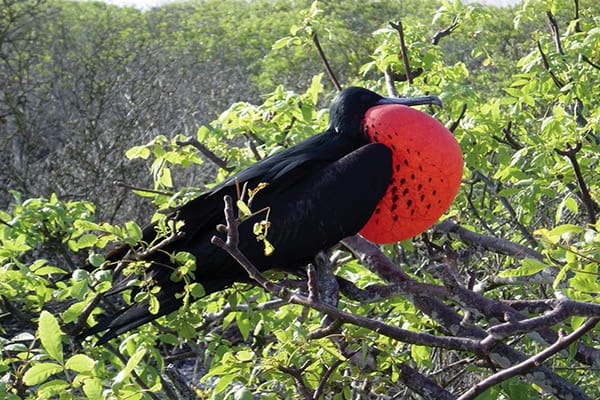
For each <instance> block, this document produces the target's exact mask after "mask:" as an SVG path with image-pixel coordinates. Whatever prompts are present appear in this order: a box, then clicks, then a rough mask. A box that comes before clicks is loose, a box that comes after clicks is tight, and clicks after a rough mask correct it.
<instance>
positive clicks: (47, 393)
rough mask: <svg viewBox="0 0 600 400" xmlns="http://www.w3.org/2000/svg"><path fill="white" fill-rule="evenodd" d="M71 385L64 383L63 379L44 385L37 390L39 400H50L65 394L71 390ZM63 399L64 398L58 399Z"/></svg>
mask: <svg viewBox="0 0 600 400" xmlns="http://www.w3.org/2000/svg"><path fill="white" fill-rule="evenodd" d="M69 386H70V385H69V383H67V382H65V381H63V380H62V379H53V380H51V381H48V382H46V383H44V384H42V385H41V386H40V387H39V388H38V389H37V396H38V397H37V398H38V399H50V398H53V397H55V396H60V395H62V394H64V393H65V391H66V390H67V389H68V388H69ZM58 398H62V397H58Z"/></svg>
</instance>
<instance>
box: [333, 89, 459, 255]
mask: <svg viewBox="0 0 600 400" xmlns="http://www.w3.org/2000/svg"><path fill="white" fill-rule="evenodd" d="M426 104H435V105H438V106H441V101H440V100H439V99H438V98H437V97H434V96H428V97H413V98H392V97H383V96H380V95H378V94H377V93H374V92H372V91H370V90H367V89H363V88H358V87H351V88H348V89H345V90H343V91H341V92H340V93H339V94H338V95H337V97H336V98H335V99H334V100H333V103H332V104H331V109H330V115H329V130H330V132H335V134H337V135H343V136H345V137H351V138H354V139H356V140H358V141H360V142H363V143H365V144H366V143H368V142H377V143H381V144H384V145H386V146H387V147H388V148H389V149H390V150H392V153H391V155H392V166H393V167H392V168H393V170H392V179H391V182H390V184H389V187H388V188H387V192H386V193H385V195H384V196H383V197H382V198H381V200H380V201H379V203H378V205H377V206H376V208H375V210H374V212H373V214H372V215H371V218H370V220H369V221H368V222H367V224H366V225H365V226H364V227H363V228H362V229H361V230H360V234H361V235H362V236H364V237H365V238H367V239H369V240H371V241H373V242H375V243H393V242H397V241H400V240H404V239H408V238H410V237H413V236H415V235H417V234H419V233H420V232H423V231H424V230H425V229H427V228H428V227H430V226H431V225H433V224H434V223H435V222H436V221H437V220H438V219H439V218H440V216H441V215H442V214H443V213H444V212H445V211H446V209H447V208H448V207H449V206H450V204H451V203H452V200H453V199H454V196H455V195H456V193H457V191H458V188H459V186H460V182H461V177H462V169H463V160H462V153H461V150H460V147H459V145H458V142H457V141H456V139H455V138H454V136H453V135H452V133H451V132H450V131H449V130H448V129H447V128H446V127H445V126H444V125H442V124H441V123H440V122H439V121H437V120H436V119H435V118H433V117H431V116H430V115H427V114H426V113H423V112H420V111H418V110H415V109H412V108H410V107H406V106H416V105H426Z"/></svg>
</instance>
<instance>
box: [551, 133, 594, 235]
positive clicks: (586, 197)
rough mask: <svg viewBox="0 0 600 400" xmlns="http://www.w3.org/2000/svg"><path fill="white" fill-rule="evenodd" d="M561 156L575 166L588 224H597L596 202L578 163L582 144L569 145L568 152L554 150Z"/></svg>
mask: <svg viewBox="0 0 600 400" xmlns="http://www.w3.org/2000/svg"><path fill="white" fill-rule="evenodd" d="M554 150H555V151H556V152H557V153H558V154H559V155H561V156H565V157H567V158H568V159H569V161H570V162H571V165H572V166H573V171H575V176H576V177H577V184H578V185H579V190H580V191H581V200H582V201H583V204H584V205H585V208H586V210H587V214H588V222H589V223H590V224H591V225H594V224H595V223H596V210H595V205H594V200H593V199H592V196H591V195H590V191H589V190H588V187H587V185H586V184H585V180H584V179H583V174H582V173H581V169H580V168H579V162H578V161H577V153H578V152H579V151H580V150H581V142H578V143H577V144H576V145H575V147H571V145H569V144H567V149H566V150H559V149H554Z"/></svg>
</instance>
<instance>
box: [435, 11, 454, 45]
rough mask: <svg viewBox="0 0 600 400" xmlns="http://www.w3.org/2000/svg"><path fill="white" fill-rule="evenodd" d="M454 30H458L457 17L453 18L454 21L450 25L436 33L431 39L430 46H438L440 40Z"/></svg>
mask: <svg viewBox="0 0 600 400" xmlns="http://www.w3.org/2000/svg"><path fill="white" fill-rule="evenodd" d="M456 28H458V17H454V19H453V20H452V23H451V24H450V25H448V27H446V28H444V29H440V30H439V31H437V32H436V33H435V34H434V35H433V37H432V38H431V44H432V45H434V46H435V45H437V44H439V43H440V40H442V38H444V37H446V36H448V35H450V34H451V33H452V32H454V30H455V29H456Z"/></svg>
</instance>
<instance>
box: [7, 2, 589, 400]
mask: <svg viewBox="0 0 600 400" xmlns="http://www.w3.org/2000/svg"><path fill="white" fill-rule="evenodd" d="M599 18H600V6H599V5H598V2H596V1H593V0H572V1H566V0H565V1H559V0H539V1H525V2H524V3H523V4H522V5H520V6H518V7H514V8H502V9H497V8H492V7H483V6H479V5H475V4H469V5H465V4H462V3H460V2H458V1H456V2H453V3H450V2H445V1H442V2H438V1H419V2H410V1H401V2H397V1H377V2H364V1H345V2H342V4H338V2H334V1H331V2H329V1H323V2H319V3H314V4H311V3H310V2H308V1H295V2H290V1H277V0H275V1H266V0H264V1H263V0H258V1H252V2H246V1H237V0H220V1H212V0H210V1H198V2H182V3H180V4H173V5H169V6H164V7H160V8H156V9H152V10H149V11H145V12H141V11H139V10H136V9H133V8H119V7H114V6H108V5H106V4H103V3H98V2H67V1H59V0H1V5H0V185H1V187H2V188H4V189H3V190H0V210H3V211H0V351H1V356H0V377H1V378H0V399H4V398H6V399H18V398H31V399H33V398H42V399H43V398H61V399H72V398H73V399H75V398H84V397H87V398H118V399H125V398H127V399H137V398H155V399H158V398H194V397H195V396H200V397H202V398H228V399H251V398H261V399H262V398H266V399H269V398H272V399H280V398H302V399H318V398H333V399H370V398H390V399H392V398H405V399H411V398H415V399H417V398H430V399H457V398H460V399H472V398H475V397H477V396H479V397H477V398H478V399H530V398H559V399H566V398H577V399H588V398H589V399H592V398H598V397H600V389H599V385H598V383H599V378H600V373H599V368H600V348H599V331H598V329H597V328H596V324H597V322H598V318H599V317H600V305H598V301H597V296H598V293H599V292H600V283H599V281H598V266H599V264H600V237H599V236H598V234H597V232H598V228H600V226H599V224H598V223H597V215H598V213H599V206H598V203H599V202H600V198H599V197H600V196H599V193H600V192H599V186H600V178H599V175H600V174H598V171H597V169H598V154H600V132H599V129H598V121H599V119H600V101H599V100H598V98H599V97H600V96H599V95H600V24H599ZM390 22H392V23H393V24H390ZM401 41H403V42H404V43H405V45H406V49H405V50H402V49H401V45H400V43H401ZM323 56H325V57H326V58H327V60H328V62H329V64H330V66H331V72H332V73H333V75H334V76H335V79H337V82H339V83H340V84H341V85H342V86H349V85H362V86H365V87H369V88H372V89H374V90H377V91H378V92H381V93H386V92H387V93H390V94H400V95H405V96H410V95H419V94H424V93H434V94H437V95H438V96H440V97H441V98H442V100H443V101H444V104H445V106H444V108H443V109H441V110H437V109H431V110H428V111H429V112H430V113H434V115H435V117H436V118H437V119H439V120H440V121H442V122H443V123H445V124H446V125H447V126H448V127H450V128H451V129H452V130H453V132H454V134H455V135H456V137H457V139H458V140H459V142H460V144H461V147H462V149H463V152H464V156H465V166H466V168H465V174H464V182H463V186H462V188H461V190H460V192H459V195H458V197H457V199H456V201H455V203H454V205H453V206H452V208H451V209H450V210H449V211H448V213H447V216H446V217H445V220H444V221H443V222H441V223H439V224H437V225H436V226H435V227H433V228H432V229H430V230H429V231H428V232H427V233H425V234H423V235H421V236H419V237H417V238H414V239H413V240H410V241H406V242H402V243H398V244H395V245H389V246H383V247H381V248H380V247H375V246H372V245H370V244H369V243H367V242H365V241H364V240H362V239H361V238H360V237H353V238H349V239H347V240H345V241H343V243H342V244H341V245H340V246H339V247H338V248H336V249H334V250H332V251H331V252H330V253H329V254H328V256H329V257H328V260H325V261H324V260H321V262H320V263H317V264H318V265H321V268H320V269H319V284H320V287H321V289H322V291H323V292H325V293H322V294H321V296H320V298H321V300H319V301H317V302H314V301H313V302H307V301H305V300H306V299H304V298H303V297H302V295H301V294H302V293H304V292H306V290H307V288H306V283H305V282H304V280H302V279H299V278H298V279H296V278H294V279H291V278H289V277H282V276H278V275H276V274H274V275H272V276H271V275H270V276H269V278H272V279H275V280H281V282H279V284H281V285H285V286H287V287H294V288H297V290H298V291H299V293H300V294H298V295H295V297H294V296H292V297H288V298H284V299H279V298H277V297H276V296H273V295H271V294H270V293H269V291H268V290H267V291H265V290H263V289H261V288H257V287H251V286H249V285H239V286H236V287H234V288H232V289H229V290H227V291H225V292H223V293H218V294H215V295H212V296H210V297H208V298H202V299H200V300H199V301H197V302H195V303H193V304H190V305H188V306H187V307H185V308H184V309H182V310H181V311H180V312H178V313H175V314H173V315H170V316H168V317H163V318H161V320H160V322H159V323H157V324H149V325H147V326H143V327H141V328H139V329H137V330H135V331H134V332H130V333H128V334H125V335H122V336H121V337H119V338H118V339H116V340H114V341H112V342H111V344H110V345H108V346H106V347H100V348H99V347H94V346H93V340H91V341H84V342H83V343H79V342H78V340H76V339H75V334H76V332H77V330H78V329H79V328H80V327H81V324H83V323H85V322H90V323H91V322H93V319H94V315H95V314H96V313H97V312H98V309H96V308H95V305H96V303H95V299H99V296H100V295H99V294H101V293H103V292H105V291H107V290H108V289H110V287H111V274H110V271H108V270H104V269H102V268H101V265H102V263H103V261H104V257H103V255H102V254H104V252H105V251H106V250H107V249H108V248H110V247H111V246H113V245H114V243H115V242H126V243H130V244H132V245H133V244H134V243H135V242H136V240H139V239H140V237H141V236H140V228H139V225H138V223H142V222H144V221H148V220H149V219H150V218H160V215H163V214H161V213H160V210H164V209H165V208H168V207H171V206H173V205H176V204H179V203H181V202H183V201H185V200H186V199H189V198H190V197H193V196H194V195H196V194H197V193H198V192H201V191H202V190H203V188H205V187H206V186H207V185H208V186H210V185H211V184H213V183H214V182H218V181H220V180H221V179H223V177H225V176H227V175H229V174H230V173H231V172H232V171H235V170H238V169H239V168H242V167H244V166H246V165H249V164H250V163H252V162H254V161H255V160H256V159H258V158H260V157H263V156H265V155H267V154H270V153H271V152H274V151H277V150H278V149H280V148H282V147H285V146H289V145H292V144H293V143H296V142H298V141H299V140H301V139H303V138H305V137H308V136H310V135H311V134H313V133H314V132H317V131H320V130H322V129H323V128H324V127H325V125H326V122H327V112H326V106H327V104H328V102H329V101H330V100H331V98H332V97H333V96H334V95H335V91H336V89H335V84H334V80H333V79H331V77H330V76H328V74H326V71H325V69H324V67H323ZM407 67H408V69H407ZM357 190H359V189H358V188H357ZM157 210H158V211H159V212H158V213H156V211H157ZM133 221H137V222H138V223H136V222H133ZM181 257H182V260H183V261H184V262H185V256H181ZM86 263H87V265H88V266H87V267H86ZM327 266H330V267H331V268H328V267H327ZM333 273H335V275H336V276H338V277H339V279H338V280H337V281H336V282H337V284H338V287H337V288H336V287H335V285H333V286H331V285H330V286H328V285H327V282H328V280H327V278H328V277H331V276H332V274H333ZM329 282H332V280H329ZM299 299H300V300H299ZM125 301H129V299H126V300H125ZM289 302H292V303H295V304H288V303H289ZM298 303H300V304H298ZM100 305H101V306H102V307H108V308H110V307H111V306H113V305H111V304H110V303H109V302H108V301H104V302H102V303H100ZM332 305H333V306H337V308H332V307H331V306H332ZM90 312H91V314H89V313H90ZM324 315H327V316H328V317H327V318H323V317H324ZM570 396H572V397H570ZM573 396H574V397H573Z"/></svg>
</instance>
